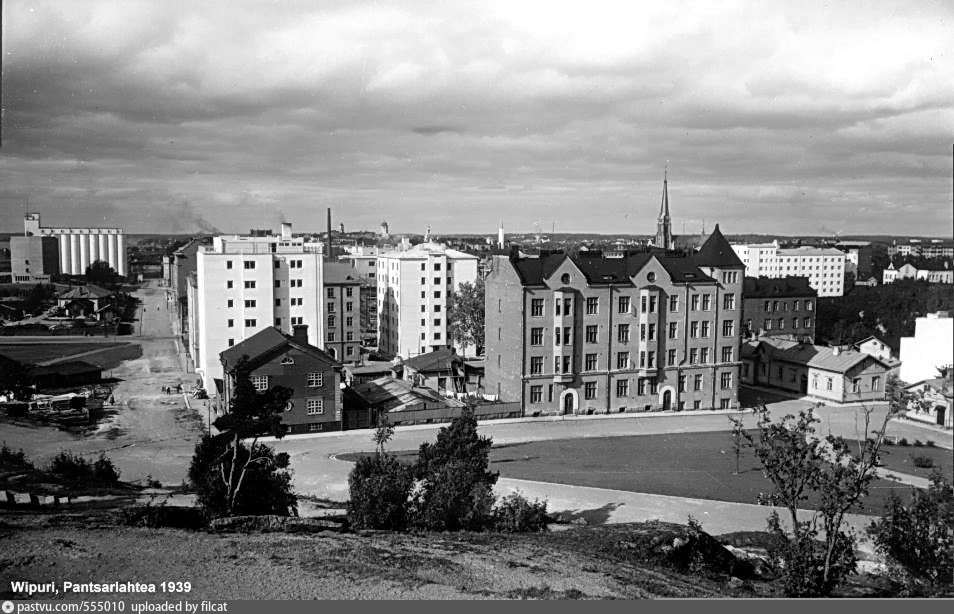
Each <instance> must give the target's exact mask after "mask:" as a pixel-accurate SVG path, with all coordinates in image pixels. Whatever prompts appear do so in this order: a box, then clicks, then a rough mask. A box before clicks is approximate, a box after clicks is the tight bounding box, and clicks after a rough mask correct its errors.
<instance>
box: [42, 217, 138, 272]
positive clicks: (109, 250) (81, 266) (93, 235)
mask: <svg viewBox="0 0 954 614" xmlns="http://www.w3.org/2000/svg"><path fill="white" fill-rule="evenodd" d="M23 234H24V235H26V236H28V237H30V236H35V237H56V238H57V240H58V242H59V246H58V251H59V258H60V265H59V272H60V273H63V274H66V275H85V274H86V269H87V267H89V265H91V264H93V263H94V262H96V261H97V260H99V261H102V262H106V263H107V264H109V266H110V267H112V268H113V270H114V271H116V272H117V273H118V274H120V275H126V272H127V271H126V236H125V235H124V234H123V230H122V228H47V227H43V226H40V214H39V213H27V214H26V215H24V216H23Z"/></svg>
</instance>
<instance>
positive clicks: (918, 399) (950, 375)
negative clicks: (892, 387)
mask: <svg viewBox="0 0 954 614" xmlns="http://www.w3.org/2000/svg"><path fill="white" fill-rule="evenodd" d="M905 390H907V391H908V392H911V393H913V394H914V395H915V398H914V399H913V400H912V401H911V402H910V403H909V404H908V410H907V412H906V413H905V415H906V416H907V417H908V418H910V419H912V420H920V421H922V422H928V423H930V424H934V425H937V426H941V427H944V428H947V429H949V428H952V425H954V423H952V416H951V414H952V413H954V412H952V405H954V369H949V370H948V371H947V373H946V374H945V375H944V376H942V377H935V378H933V379H928V380H924V381H922V382H918V383H916V384H911V385H910V386H907V387H905Z"/></svg>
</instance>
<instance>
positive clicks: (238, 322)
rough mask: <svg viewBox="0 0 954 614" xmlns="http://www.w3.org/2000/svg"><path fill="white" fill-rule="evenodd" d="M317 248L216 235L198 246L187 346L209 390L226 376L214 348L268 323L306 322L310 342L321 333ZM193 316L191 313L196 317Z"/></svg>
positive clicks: (286, 237)
mask: <svg viewBox="0 0 954 614" xmlns="http://www.w3.org/2000/svg"><path fill="white" fill-rule="evenodd" d="M322 285H323V271H322V259H321V254H320V252H318V251H317V250H311V249H306V248H305V245H304V242H303V239H301V238H294V237H292V233H291V224H282V232H281V234H280V235H271V234H269V235H265V236H238V235H233V236H220V237H214V238H213V240H212V245H210V246H200V247H199V249H198V250H197V251H196V271H195V290H194V293H193V292H187V296H188V297H189V304H188V313H189V314H190V316H189V317H190V318H191V319H192V321H193V322H194V325H191V326H190V327H189V340H190V342H189V345H190V346H191V347H194V348H195V352H196V353H195V355H194V360H195V367H196V372H197V373H198V374H199V376H200V377H201V378H202V381H203V385H204V386H205V388H206V390H209V391H210V393H211V392H212V391H215V390H217V389H218V388H219V387H216V382H215V380H217V379H218V380H221V379H222V377H223V374H222V366H221V363H220V362H219V354H220V353H221V352H223V351H225V350H226V349H228V348H229V347H231V346H233V345H235V344H237V343H239V342H241V341H242V340H243V339H247V338H249V337H251V336H252V335H254V334H255V333H257V332H258V331H260V330H263V329H265V328H270V327H275V328H277V329H278V330H280V331H282V332H285V333H290V332H291V331H292V327H293V326H294V325H301V324H304V325H307V326H308V343H310V344H311V345H314V346H316V347H320V345H321V343H322V340H323V339H324V300H323V293H322ZM191 314H195V315H194V318H193V317H192V315H191Z"/></svg>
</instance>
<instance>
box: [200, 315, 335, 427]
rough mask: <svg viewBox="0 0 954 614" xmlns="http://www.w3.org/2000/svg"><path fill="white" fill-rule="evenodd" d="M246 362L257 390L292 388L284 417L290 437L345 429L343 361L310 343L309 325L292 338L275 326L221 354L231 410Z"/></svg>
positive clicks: (295, 329) (226, 399) (301, 326)
mask: <svg viewBox="0 0 954 614" xmlns="http://www.w3.org/2000/svg"><path fill="white" fill-rule="evenodd" d="M243 358H245V359H246V360H247V363H246V369H248V375H249V379H250V380H251V382H252V384H253V385H254V386H255V388H256V390H259V391H265V390H268V389H270V388H273V387H275V386H285V387H287V388H291V389H292V396H291V399H290V400H289V402H288V406H287V408H286V410H285V413H284V414H283V415H282V423H284V424H285V425H286V426H288V433H289V434H296V433H314V432H321V431H338V430H341V425H342V417H341V414H342V399H341V385H342V384H341V363H339V362H338V361H336V360H335V359H333V358H332V357H331V356H329V355H328V354H327V353H326V352H325V351H324V350H322V349H320V348H317V347H315V346H313V345H310V344H309V343H308V325H307V324H296V325H294V326H293V327H292V334H291V335H286V334H284V333H282V332H281V331H279V330H278V329H277V328H272V327H269V328H266V329H263V330H260V331H259V332H257V333H255V334H254V335H252V336H251V337H249V338H248V339H245V340H243V341H242V342H241V343H236V344H235V345H233V346H232V347H230V348H228V349H227V350H225V351H224V352H222V353H220V354H219V360H221V362H222V372H223V373H224V374H225V379H224V381H223V385H222V391H221V394H222V395H223V396H222V399H223V401H224V409H225V411H228V407H229V405H230V403H231V400H232V393H233V391H234V388H235V377H236V373H237V371H236V368H237V367H238V365H239V363H240V362H241V360H242V359H243ZM217 383H218V382H217Z"/></svg>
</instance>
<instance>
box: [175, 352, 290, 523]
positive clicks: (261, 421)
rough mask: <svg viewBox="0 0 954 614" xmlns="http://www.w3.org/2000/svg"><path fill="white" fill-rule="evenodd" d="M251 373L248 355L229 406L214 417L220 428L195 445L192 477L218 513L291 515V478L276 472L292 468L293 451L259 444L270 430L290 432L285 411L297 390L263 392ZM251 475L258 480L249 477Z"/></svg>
mask: <svg viewBox="0 0 954 614" xmlns="http://www.w3.org/2000/svg"><path fill="white" fill-rule="evenodd" d="M249 374H250V369H249V366H248V357H247V356H243V357H242V358H241V359H240V360H239V361H238V363H237V364H236V366H235V370H234V376H233V379H234V388H233V391H232V395H231V402H230V407H229V411H228V413H227V414H225V415H224V416H221V417H220V418H218V419H217V420H216V421H215V423H214V424H215V427H216V428H217V429H219V431H220V434H219V435H217V436H215V437H211V438H208V437H207V438H206V439H204V440H203V441H202V442H200V443H199V445H198V446H197V447H196V454H195V456H194V457H193V463H192V464H193V466H192V468H191V469H190V473H189V476H190V480H191V481H192V483H193V485H194V486H195V487H196V488H197V489H199V493H200V494H199V498H200V500H201V501H202V502H203V506H204V507H205V508H206V510H207V511H209V512H210V513H212V514H213V515H229V516H234V515H236V514H240V513H260V512H254V511H252V512H250V511H249V510H258V509H269V510H273V511H269V512H267V513H278V514H282V515H289V514H292V513H295V512H296V511H297V508H296V507H295V504H294V495H293V494H291V490H290V478H289V476H288V475H287V473H282V474H280V475H276V474H277V473H280V472H283V471H284V470H286V469H287V468H288V465H289V458H288V455H287V454H284V453H282V454H274V453H273V451H272V449H271V448H269V447H268V446H265V445H262V444H259V443H258V438H259V437H261V436H263V435H271V436H273V437H275V438H278V439H281V438H282V437H284V436H285V434H286V433H287V432H288V427H287V426H286V425H284V424H283V423H282V417H281V414H282V412H284V411H285V408H286V407H287V405H288V400H289V399H290V398H291V395H292V390H291V389H290V388H286V387H284V386H274V387H272V388H270V389H268V390H266V391H263V392H259V391H258V390H256V389H255V386H254V385H252V382H251V379H250V377H249ZM244 439H251V440H252V443H251V445H249V446H245V444H243V443H242V441H243V440H244ZM252 478H254V481H255V482H257V486H256V485H252V484H250V483H249V480H250V479H252ZM262 483H265V485H266V486H269V487H270V488H271V489H272V490H267V495H268V497H270V500H269V501H259V500H258V499H257V497H258V496H259V495H258V492H257V488H259V487H261V486H262ZM246 486H249V487H250V491H249V493H248V494H247V495H246V494H245V491H244V490H243V487H246ZM265 495H266V493H263V494H262V495H261V496H262V497H264V496H265ZM279 495H281V496H279Z"/></svg>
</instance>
